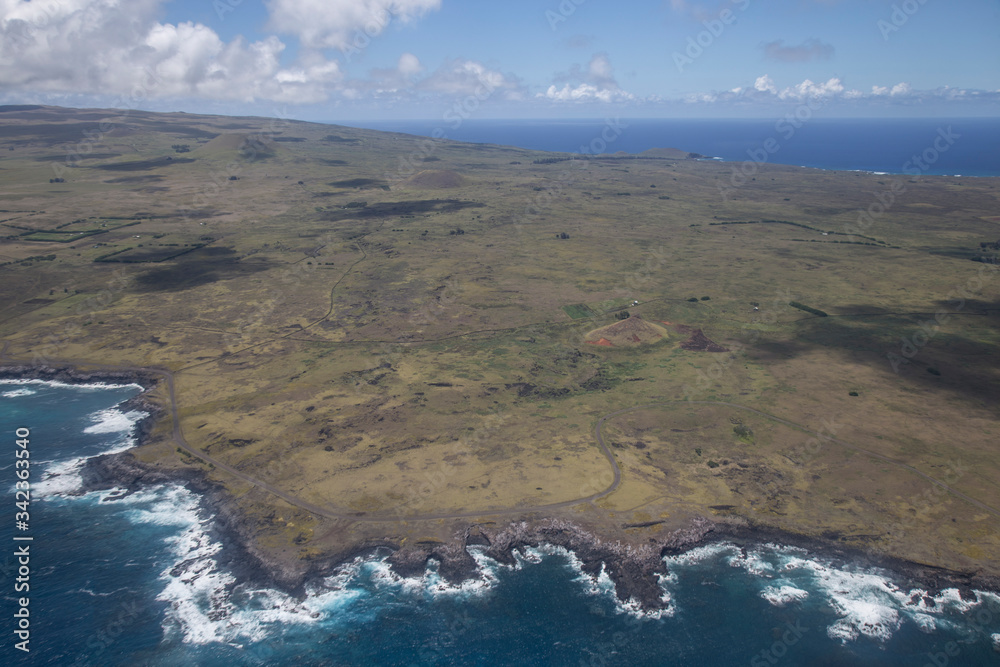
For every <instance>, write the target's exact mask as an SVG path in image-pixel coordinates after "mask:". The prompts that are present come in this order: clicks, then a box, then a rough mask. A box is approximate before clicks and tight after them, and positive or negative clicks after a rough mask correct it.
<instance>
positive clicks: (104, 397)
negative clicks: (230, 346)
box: [0, 382, 1000, 667]
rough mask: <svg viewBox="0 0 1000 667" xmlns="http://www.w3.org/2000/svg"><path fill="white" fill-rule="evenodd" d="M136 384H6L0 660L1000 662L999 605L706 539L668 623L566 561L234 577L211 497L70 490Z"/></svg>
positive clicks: (884, 575) (105, 441)
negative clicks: (288, 584)
mask: <svg viewBox="0 0 1000 667" xmlns="http://www.w3.org/2000/svg"><path fill="white" fill-rule="evenodd" d="M139 391H140V389H139V387H137V386H111V387H109V386H104V387H101V386H93V387H79V386H67V385H58V384H52V383H40V382H27V383H12V382H0V425H2V433H3V436H2V437H3V438H5V439H6V441H7V445H6V446H4V447H3V448H0V451H6V452H8V454H7V457H8V458H7V460H6V461H4V460H0V476H2V480H3V483H2V485H0V488H3V492H4V494H5V495H6V496H7V497H8V499H9V501H8V502H9V503H10V508H11V509H10V511H9V512H8V514H7V519H6V520H3V521H0V541H2V542H3V543H4V544H6V545H7V546H6V547H4V549H5V553H4V555H3V556H2V557H0V559H2V560H3V567H2V569H3V572H4V577H3V584H2V585H3V591H2V595H0V607H2V613H0V616H2V618H3V619H4V621H3V623H2V624H0V625H2V629H0V656H2V657H0V664H5V665H6V664H30V665H170V666H173V665H209V666H211V665H227V666H231V665H317V666H318V665H399V666H408V665H693V664H697V665H704V666H705V667H715V666H722V665H726V666H728V665H751V666H752V667H756V666H758V665H893V666H896V665H904V666H905V665H914V666H918V667H922V666H924V665H929V664H930V665H937V666H939V667H940V666H941V665H987V664H1000V652H998V650H1000V596H998V595H995V594H991V593H984V592H978V593H977V594H976V598H975V599H974V600H969V599H965V600H963V599H962V597H961V596H960V595H959V594H958V592H957V591H955V590H946V591H943V592H941V593H940V594H938V595H937V596H935V597H933V598H931V597H926V596H924V595H923V593H924V592H923V591H919V590H910V589H909V588H906V587H902V588H901V587H899V586H898V585H897V584H896V583H894V581H897V580H898V577H897V576H896V575H894V574H893V573H892V572H888V571H883V570H874V569H864V568H860V567H852V566H850V565H848V564H840V565H834V564H832V563H830V562H828V561H826V560H824V559H823V558H822V557H815V556H813V555H811V554H809V553H807V552H806V551H804V550H802V549H797V548H791V547H784V546H781V545H761V546H758V547H754V548H750V549H748V551H747V553H745V554H744V553H742V552H741V550H740V549H739V548H737V547H736V546H734V545H731V544H725V543H719V544H709V545H706V546H703V547H699V548H697V549H694V550H692V551H690V552H688V553H686V554H683V555H681V556H677V557H670V558H667V565H668V568H669V570H670V574H669V575H668V576H667V577H665V578H664V579H663V580H662V581H661V586H662V589H663V595H664V599H666V600H669V608H668V609H667V611H666V612H664V613H662V614H658V615H656V616H651V615H644V614H642V613H641V612H639V611H638V610H637V609H635V608H633V607H631V606H630V605H623V604H621V603H620V602H618V601H617V600H616V599H615V597H614V595H613V594H612V591H613V586H612V584H611V582H610V580H609V579H608V578H607V577H606V576H603V575H602V576H600V577H597V578H591V577H589V576H587V575H585V574H583V573H582V571H581V569H580V567H579V563H578V562H577V561H576V559H575V558H574V556H573V555H572V554H570V553H567V552H565V551H562V550H559V549H555V548H541V549H532V550H527V551H526V552H525V553H524V554H522V555H521V557H520V558H519V562H518V565H517V566H516V567H505V566H501V565H499V564H497V563H496V562H494V561H491V560H490V559H488V558H486V557H485V556H483V555H482V554H478V553H477V552H473V554H474V556H475V557H476V559H477V562H478V563H479V564H480V568H481V576H480V577H479V578H478V579H476V580H472V581H469V582H466V583H465V584H463V585H461V586H453V585H448V584H447V583H444V582H442V581H441V580H440V579H439V578H438V577H437V575H436V573H435V571H434V568H433V567H431V568H430V569H429V570H428V571H427V572H426V573H425V574H424V575H423V576H422V577H414V578H410V579H401V578H399V577H397V576H395V575H394V574H393V573H392V572H391V571H390V570H389V568H388V567H387V566H386V565H385V563H384V562H383V557H384V555H379V554H373V555H372V556H371V557H369V558H364V559H357V560H355V561H354V562H352V563H348V564H346V565H345V566H343V567H342V568H341V569H340V570H339V571H338V572H337V573H336V574H334V575H333V576H330V577H328V578H326V579H324V580H322V581H316V582H313V583H312V584H311V585H310V587H309V590H308V595H307V596H306V597H305V598H303V599H296V598H292V597H289V596H288V595H286V594H285V593H282V592H280V591H277V590H272V589H268V588H267V587H266V586H264V585H262V584H259V583H254V582H245V581H237V580H236V578H235V577H234V576H233V574H232V573H231V572H229V571H227V569H226V568H225V567H224V566H221V565H220V564H219V563H220V562H221V559H219V558H218V556H219V550H220V549H221V545H220V544H219V543H218V542H217V541H216V540H215V538H214V537H213V532H212V517H211V516H210V515H209V514H208V513H207V512H206V511H205V509H204V508H203V507H202V506H201V504H200V502H199V498H198V496H196V495H195V494H193V493H191V492H189V491H187V490H185V489H183V488H179V487H177V486H171V485H164V486H162V487H158V488H150V489H147V490H145V491H142V492H140V493H136V494H133V495H131V496H128V497H126V498H124V499H119V500H113V498H114V497H115V496H116V495H118V494H116V493H114V492H100V493H90V494H86V495H82V496H81V495H69V494H70V493H71V492H72V491H73V490H74V489H75V488H78V485H79V477H78V475H77V474H76V473H75V471H77V470H78V468H79V464H80V462H81V461H82V460H83V459H84V458H85V457H89V456H94V455H96V454H99V453H101V452H106V451H116V450H121V449H123V448H127V447H128V446H130V444H131V427H132V425H133V423H134V421H135V420H136V419H138V418H141V417H142V415H141V414H140V413H127V412H123V411H122V409H119V408H118V406H119V404H120V403H121V402H122V401H124V400H126V399H127V398H129V397H131V396H134V395H135V394H137V393H138V392H139ZM21 427H26V428H29V429H30V431H31V436H30V451H31V461H32V476H31V481H32V485H33V497H32V502H31V511H30V515H31V518H30V528H29V530H28V531H17V530H15V526H14V511H15V510H14V508H13V504H14V493H13V487H14V470H15V465H14V461H15V458H14V453H13V452H14V450H15V448H16V447H15V439H16V438H15V433H16V429H17V428H21ZM15 535H21V536H23V535H30V536H31V537H33V541H32V542H31V543H30V551H31V560H30V570H31V572H30V586H31V590H30V592H29V593H28V595H30V604H29V609H30V621H31V623H30V631H31V638H30V645H29V646H30V649H31V651H30V653H28V654H24V653H22V652H21V651H19V650H17V649H16V648H15V643H16V642H18V641H19V639H18V638H17V637H15V636H14V634H13V630H14V628H15V619H13V613H14V611H15V610H16V609H17V608H18V606H19V604H18V602H17V599H16V598H18V597H20V595H22V594H18V593H15V592H14V585H15V576H17V571H16V567H17V564H16V563H15V562H14V558H13V553H14V549H15V545H17V544H23V543H15V542H14V540H13V537H14V536H15Z"/></svg>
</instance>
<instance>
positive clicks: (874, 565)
mask: <svg viewBox="0 0 1000 667" xmlns="http://www.w3.org/2000/svg"><path fill="white" fill-rule="evenodd" d="M0 380H14V381H17V380H39V381H43V382H60V383H65V384H69V385H72V384H136V385H139V386H141V387H143V391H142V392H141V393H140V394H138V395H136V396H134V397H132V398H130V399H128V400H126V401H124V402H122V403H120V404H118V406H117V407H118V408H119V409H125V410H129V411H132V410H136V411H142V412H146V413H147V416H146V417H144V418H142V419H141V420H139V421H137V422H136V426H135V433H134V438H135V444H134V446H133V448H131V449H129V450H126V451H123V452H118V453H114V454H102V455H98V456H95V457H91V458H89V459H87V460H86V462H85V463H84V465H83V469H82V471H81V475H82V478H83V484H82V486H81V488H80V490H79V491H78V492H77V493H79V494H81V495H82V494H85V493H90V492H96V491H107V490H112V489H121V490H122V494H121V495H118V496H116V497H115V498H111V499H109V500H112V501H113V500H115V499H120V498H124V497H127V496H128V495H131V494H132V493H135V492H137V491H140V490H142V489H148V488H151V487H155V486H159V485H167V484H176V485H179V486H182V487H184V488H185V489H187V490H188V491H190V492H191V493H193V494H195V495H197V496H198V499H199V506H200V508H201V509H203V510H204V511H205V512H206V513H207V514H208V515H209V516H210V521H209V530H210V534H211V536H212V537H213V539H216V540H217V541H218V542H219V543H220V544H221V545H222V548H221V549H220V550H219V552H218V553H217V554H216V556H215V558H216V561H217V563H218V565H219V567H222V568H225V569H227V570H228V571H229V572H230V573H232V574H233V577H234V580H235V583H234V584H233V585H234V586H237V585H240V584H246V583H253V584H257V585H263V586H266V587H270V588H274V589H276V590H279V591H282V592H284V593H286V594H289V595H291V596H294V597H297V598H299V599H302V598H304V596H305V595H306V592H307V589H308V586H309V584H310V583H312V582H315V581H317V580H320V579H322V578H324V577H327V576H330V575H331V574H333V573H335V572H336V571H338V570H339V569H340V568H341V567H342V566H344V565H345V564H347V563H349V562H351V561H353V560H355V559H357V558H371V557H374V556H377V555H380V554H387V556H386V561H387V563H388V564H389V566H390V567H391V569H392V570H393V571H394V572H395V573H396V574H397V575H398V576H400V577H413V576H421V575H423V574H424V573H425V572H426V570H427V566H428V564H429V562H430V561H432V560H433V561H436V562H437V563H438V572H439V574H440V576H441V577H442V578H443V579H444V580H446V581H447V582H449V583H450V584H452V585H461V584H462V583H464V582H466V581H470V580H477V579H481V575H482V573H481V571H480V568H479V565H478V564H477V563H476V561H475V560H474V559H473V558H472V556H471V555H470V554H469V552H468V548H469V547H478V548H482V549H483V550H484V553H485V555H487V556H489V557H490V558H493V559H494V560H496V561H497V562H499V563H501V564H503V565H508V566H510V565H515V564H516V562H517V558H516V556H515V554H516V553H523V552H524V550H525V549H528V548H537V547H541V546H555V547H561V548H564V549H566V550H567V551H570V552H572V553H573V554H574V555H575V556H576V557H577V558H578V559H579V560H580V562H581V567H582V569H583V571H584V572H585V573H587V574H588V575H590V576H597V575H599V574H600V573H601V572H602V571H603V572H605V573H606V574H607V575H608V576H609V578H610V579H611V580H612V582H613V583H614V585H615V589H616V593H617V597H618V599H619V601H620V602H622V603H630V602H631V603H634V604H637V605H638V607H639V608H640V609H642V610H644V611H656V610H659V609H663V608H665V607H666V606H667V602H666V601H665V600H663V598H662V590H661V589H660V587H659V577H660V576H664V575H667V574H668V570H667V567H666V564H665V562H664V560H663V559H664V557H665V556H670V555H679V554H683V553H685V552H687V551H690V550H692V549H695V548H698V547H703V546H708V545H722V544H727V545H732V546H734V547H737V548H740V549H741V550H742V553H743V556H744V557H746V554H747V551H748V550H749V549H753V548H756V547H760V546H765V545H773V546H776V547H779V548H781V547H789V548H799V549H803V550H805V551H806V552H808V554H809V557H810V558H813V559H818V560H821V561H823V562H825V563H829V564H830V565H831V566H833V567H851V568H861V569H878V570H884V571H885V573H886V574H888V575H891V576H892V582H893V584H894V585H896V586H897V587H899V588H900V589H902V588H908V589H921V590H924V591H926V592H927V594H929V595H931V596H936V595H938V594H940V593H941V591H943V590H946V589H957V590H958V591H959V594H960V595H961V597H962V599H964V600H967V601H972V600H976V599H977V597H978V596H977V595H976V593H975V591H983V592H991V593H996V594H1000V577H997V576H993V575H984V574H980V573H974V572H961V571H954V570H949V569H946V568H943V567H937V566H933V565H925V564H921V563H917V562H914V561H911V560H907V559H905V558H903V557H899V556H892V555H887V554H884V553H875V552H872V551H868V550H865V549H864V548H862V547H860V546H857V545H846V544H842V543H839V542H837V541H835V540H834V539H831V538H827V537H822V536H812V535H806V534H800V533H793V532H790V531H786V530H783V529H780V528H775V527H772V526H767V525H763V524H759V523H751V522H748V521H746V520H745V519H742V518H740V519H737V520H733V519H731V518H727V517H722V518H715V519H708V518H706V517H703V516H695V517H694V518H693V519H692V520H691V522H690V525H689V526H688V527H686V528H681V529H678V530H674V531H672V532H670V533H668V534H666V535H660V536H659V537H658V538H657V539H655V540H652V542H653V543H652V544H644V545H639V546H636V545H633V544H629V543H625V544H622V543H621V541H620V540H619V541H616V542H610V541H605V540H602V539H601V535H600V534H598V532H597V531H595V530H593V529H588V528H583V527H581V526H579V525H577V523H575V522H573V521H571V520H567V519H563V518H560V517H541V518H539V517H537V516H534V515H533V513H530V512H526V513H525V516H524V517H520V518H514V519H511V518H505V519H503V520H500V521H492V520H490V515H489V514H484V515H483V516H482V517H481V519H482V520H472V519H464V520H461V521H459V522H458V528H457V530H456V531H455V532H454V535H453V537H452V539H451V540H450V541H441V542H433V543H421V542H417V543H415V544H412V545H411V544H403V543H401V542H400V541H397V540H392V539H384V540H377V539H366V540H362V541H358V542H356V543H354V544H344V545H343V548H341V549H337V550H335V551H327V552H325V553H323V554H322V555H319V556H316V557H314V558H310V559H309V560H308V561H305V560H304V559H302V558H299V557H297V556H295V557H290V556H289V555H288V554H287V553H286V554H281V555H277V554H275V553H272V552H267V551H265V550H263V549H261V548H259V545H258V544H257V538H258V536H259V535H258V530H257V524H256V523H255V521H254V520H253V519H252V518H250V517H247V516H245V514H244V513H243V512H241V510H240V508H239V507H238V503H237V502H236V499H235V498H234V497H233V496H232V495H231V493H230V492H229V491H228V490H227V489H226V488H225V487H224V486H223V485H222V484H221V483H219V482H216V481H214V480H211V479H209V476H208V474H207V473H206V471H204V470H200V469H197V468H174V469H171V468H164V467H162V466H157V465H155V464H152V463H144V462H142V461H139V460H138V459H136V458H135V456H134V455H133V454H132V452H133V450H134V449H136V448H138V447H141V446H143V445H144V444H147V442H148V441H149V439H150V437H151V434H152V431H153V429H154V427H155V425H156V424H157V422H158V421H159V420H160V419H168V418H169V412H170V411H169V409H168V408H166V407H165V406H163V405H162V404H160V403H158V402H156V401H154V400H152V399H151V398H150V397H149V392H150V390H152V389H154V388H156V387H157V386H159V385H160V384H161V383H162V382H163V381H164V379H163V377H162V376H160V375H158V374H156V373H155V372H153V371H150V372H148V373H142V372H138V371H132V370H122V371H115V370H95V371H81V370H78V369H75V368H72V367H66V366H59V367H56V366H29V365H23V364H21V365H6V366H0ZM419 520H420V519H419V518H415V519H401V520H400V521H401V522H403V521H408V522H414V521H419ZM351 523H364V517H363V516H358V517H357V518H356V519H354V520H352V521H351Z"/></svg>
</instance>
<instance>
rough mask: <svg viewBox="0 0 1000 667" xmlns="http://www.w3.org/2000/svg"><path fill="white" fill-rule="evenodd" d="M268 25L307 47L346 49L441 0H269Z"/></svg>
mask: <svg viewBox="0 0 1000 667" xmlns="http://www.w3.org/2000/svg"><path fill="white" fill-rule="evenodd" d="M266 4H267V8H268V11H269V12H270V14H271V21H270V25H271V27H272V28H273V29H274V30H275V31H276V32H279V33H284V34H289V35H294V36H295V37H298V38H299V40H301V42H302V44H303V45H305V46H307V47H310V48H334V49H345V48H347V47H348V46H349V45H351V44H352V43H353V42H354V41H355V39H357V38H359V37H361V38H371V37H376V36H378V35H380V34H381V33H382V31H383V30H385V29H386V28H387V27H389V26H390V25H392V24H393V23H396V22H399V23H407V22H409V21H412V20H413V19H416V18H419V17H421V16H423V15H424V14H426V13H427V12H429V11H432V10H436V9H438V8H440V7H441V0H268V1H267V2H266Z"/></svg>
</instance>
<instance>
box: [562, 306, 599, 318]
mask: <svg viewBox="0 0 1000 667" xmlns="http://www.w3.org/2000/svg"><path fill="white" fill-rule="evenodd" d="M562 309H563V312H564V313H566V314H567V315H569V316H570V318H572V319H574V320H582V319H584V318H586V317H595V316H596V315H597V314H596V313H595V312H594V311H592V310H591V309H590V308H588V307H587V305H586V304H583V303H574V304H571V305H569V306H563V307H562Z"/></svg>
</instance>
